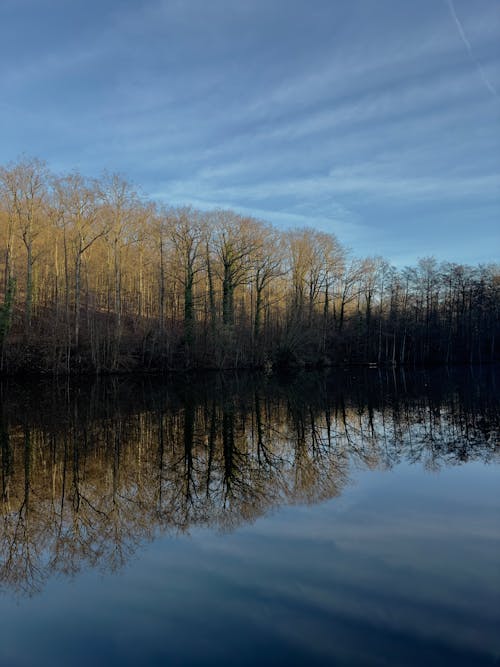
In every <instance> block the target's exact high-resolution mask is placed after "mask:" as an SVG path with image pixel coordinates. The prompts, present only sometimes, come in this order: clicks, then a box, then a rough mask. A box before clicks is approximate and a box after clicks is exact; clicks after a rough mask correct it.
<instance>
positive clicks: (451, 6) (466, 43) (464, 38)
mask: <svg viewBox="0 0 500 667" xmlns="http://www.w3.org/2000/svg"><path fill="white" fill-rule="evenodd" d="M446 4H447V5H448V8H449V10H450V13H451V16H452V17H453V20H454V21H455V25H456V26H457V30H458V34H459V35H460V39H461V40H462V42H463V43H464V46H465V48H466V49H467V53H468V54H469V57H470V59H471V60H472V62H473V63H474V64H475V66H476V68H477V71H478V72H479V76H480V77H481V79H482V81H483V83H484V85H485V86H486V88H487V89H488V90H489V91H490V93H491V94H492V95H493V96H494V97H497V98H498V97H499V94H498V91H497V89H496V88H495V86H494V85H493V84H492V83H491V81H490V80H489V79H488V77H487V76H486V74H485V72H484V69H483V68H482V66H481V63H480V62H479V60H478V59H477V58H476V56H475V55H474V52H473V50H472V45H471V43H470V42H469V40H468V39H467V35H466V34H465V30H464V27H463V25H462V22H461V21H460V19H459V18H458V15H457V12H456V10H455V4H454V2H453V0H446Z"/></svg>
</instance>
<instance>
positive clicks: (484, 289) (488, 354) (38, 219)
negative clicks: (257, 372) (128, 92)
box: [0, 157, 500, 375]
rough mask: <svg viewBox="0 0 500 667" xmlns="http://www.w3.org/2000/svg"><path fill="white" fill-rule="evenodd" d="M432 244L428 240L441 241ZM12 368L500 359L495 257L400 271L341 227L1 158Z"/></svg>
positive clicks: (1, 252)
mask: <svg viewBox="0 0 500 667" xmlns="http://www.w3.org/2000/svg"><path fill="white" fill-rule="evenodd" d="M430 246H431V240H430ZM0 262H1V276H0V357H1V359H0V366H1V368H0V370H1V373H2V374H4V375H5V374H13V373H39V374H83V373H96V374H99V373H116V372H137V371H144V372H151V373H154V372H166V371H169V370H181V369H196V368H198V369H212V368H217V369H224V368H264V369H266V370H268V371H269V370H271V369H272V368H276V369H278V368H292V367H326V366H344V365H345V366H347V365H352V364H369V365H378V366H383V365H387V366H417V365H431V364H457V363H474V364H475V363H479V364H481V363H492V362H496V361H498V360H499V356H500V355H499V349H498V342H497V341H498V337H499V336H498V334H499V313H500V265H499V264H489V265H478V266H465V265H462V264H457V263H453V262H438V261H437V260H436V259H434V258H433V257H426V258H422V259H420V260H419V261H418V263H417V264H416V265H415V266H411V267H405V268H403V269H397V268H395V267H393V266H391V264H390V263H389V262H387V261H386V260H384V259H383V258H381V257H366V258H360V257H357V256H356V255H355V254H353V252H352V251H351V250H349V249H347V248H345V247H344V246H343V245H342V244H341V243H340V242H339V240H338V239H337V238H336V236H335V235H333V234H329V233H325V232H322V231H318V230H315V229H313V228H300V229H288V230H283V229H278V228H276V227H274V226H273V225H271V224H269V223H267V222H265V221H261V220H257V219H255V218H252V217H248V216H243V215H241V214H238V213H236V212H233V211H230V210H213V211H199V210H196V209H194V208H192V207H190V206H185V207H169V206H162V205H159V204H158V203H155V202H152V201H150V200H148V199H147V198H146V197H144V196H142V195H141V194H140V193H139V192H138V191H137V190H136V188H135V187H134V186H133V185H132V184H131V183H129V182H128V181H127V180H126V179H125V178H123V177H121V176H120V175H117V174H111V173H107V172H104V173H103V174H102V175H101V176H100V177H99V178H97V179H94V178H88V177H86V176H83V175H81V174H80V173H78V172H76V171H74V172H71V173H68V174H63V175H55V174H53V173H51V172H50V171H49V169H48V167H47V165H46V164H45V163H44V162H43V161H41V160H38V159H36V158H27V157H23V158H21V159H19V160H18V161H17V162H15V163H11V164H8V165H6V166H4V167H0Z"/></svg>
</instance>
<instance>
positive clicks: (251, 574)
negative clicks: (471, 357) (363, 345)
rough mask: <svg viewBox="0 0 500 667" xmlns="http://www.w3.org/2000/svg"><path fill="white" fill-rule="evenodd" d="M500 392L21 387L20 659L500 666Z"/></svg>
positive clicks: (10, 523)
mask: <svg viewBox="0 0 500 667" xmlns="http://www.w3.org/2000/svg"><path fill="white" fill-rule="evenodd" d="M497 382H498V377H497V376H496V373H495V372H494V371H492V370H491V369H488V370H487V371H486V372H485V371H483V372H482V373H480V374H478V373H475V375H474V376H472V377H471V376H470V374H468V373H465V374H462V373H460V374H459V373H454V374H451V375H450V374H443V373H433V374H430V375H429V374H423V373H420V374H410V375H409V374H406V375H404V376H403V375H401V374H399V373H398V374H397V375H395V376H393V375H392V373H389V374H385V373H383V374H369V375H368V376H366V377H363V378H361V377H360V375H359V374H358V375H357V376H356V378H353V377H352V375H351V376H347V377H343V378H338V377H336V378H326V377H323V376H317V375H303V376H300V377H297V378H288V379H287V380H286V381H285V382H280V381H278V380H262V379H260V380H256V379H252V378H248V377H247V378H243V379H242V378H238V379H234V378H231V379H228V378H225V379H221V378H203V379H199V380H197V382H196V385H195V386H193V385H191V386H190V387H189V386H187V385H186V384H184V385H177V384H176V385H175V386H174V385H172V384H169V385H168V386H166V385H159V384H156V383H153V384H151V383H146V384H134V383H130V381H120V382H113V383H105V384H104V385H100V386H94V387H90V388H82V387H80V388H75V387H73V388H71V389H70V390H69V391H67V390H66V388H65V387H60V388H59V389H57V388H54V387H51V388H50V391H49V390H48V387H43V388H40V387H31V388H30V389H27V388H26V387H20V386H12V385H11V386H9V387H8V388H4V393H3V397H4V400H3V411H2V427H1V435H2V490H3V501H2V503H3V504H2V514H1V516H2V526H1V529H0V530H1V542H0V577H1V578H0V613H1V618H2V624H1V627H0V664H1V665H12V666H13V667H15V666H17V665H19V666H21V665H32V664H37V665H67V664H71V665H87V664H89V663H90V662H92V663H93V664H102V665H115V664H116V665H136V664H148V665H156V664H158V665H165V664H169V665H170V664H173V665H220V664H231V665H254V664H257V663H258V664H270V665H271V664H272V665H280V664H283V665H316V664H317V665H331V664H340V665H344V664H345V665H363V664H367V665H368V664H394V665H401V664H404V665H422V664H426V665H429V664H431V665H434V664H435V665H443V664H444V665H446V664H458V665H460V664H463V665H482V664H485V665H487V664H491V665H493V664H497V663H496V662H495V661H498V659H499V657H500V633H499V632H498V629H499V627H500V562H499V560H500V559H499V555H498V554H499V553H500V518H499V517H500V497H499V494H498V474H499V465H498V464H499V461H500V457H499V447H498V442H499V440H498V434H499V423H498V395H497V393H496V386H497V384H496V383H497ZM26 405H27V406H28V407H29V410H28V411H26V409H25V408H26ZM160 425H161V426H160Z"/></svg>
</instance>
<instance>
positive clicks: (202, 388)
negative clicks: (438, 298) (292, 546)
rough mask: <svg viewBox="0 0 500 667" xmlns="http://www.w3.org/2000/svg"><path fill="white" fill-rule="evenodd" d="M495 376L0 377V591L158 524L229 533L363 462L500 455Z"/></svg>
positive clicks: (139, 537) (326, 490) (312, 495)
mask: <svg viewBox="0 0 500 667" xmlns="http://www.w3.org/2000/svg"><path fill="white" fill-rule="evenodd" d="M495 382H496V376H495V372H494V371H493V370H492V369H487V370H486V371H484V370H483V371H482V372H481V373H480V374H477V372H476V376H475V377H471V374H470V371H468V372H466V373H464V374H456V373H455V374H447V373H445V372H439V373H438V372H435V373H433V374H428V373H418V374H411V375H408V374H406V375H405V374H404V373H402V372H398V373H397V374H396V373H392V371H391V372H387V373H385V372H384V373H382V372H372V373H368V374H366V375H365V376H364V377H362V374H361V375H357V376H354V375H349V376H344V377H338V376H336V377H332V376H322V375H316V374H304V375H301V376H296V377H293V378H290V377H289V378H282V379H266V378H254V377H251V376H245V377H228V376H204V377H201V378H200V377H197V378H192V379H191V381H189V382H188V381H184V382H169V383H168V384H165V383H158V382H154V381H142V382H134V381H132V380H130V379H127V380H123V379H112V380H108V381H106V382H96V383H94V384H92V385H91V386H71V385H66V384H59V385H54V384H49V383H47V384H45V385H41V386H40V385H39V386H30V387H26V386H20V385H19V384H16V385H14V384H10V385H5V386H3V387H2V411H1V423H0V440H1V475H2V478H1V509H0V520H1V527H0V587H1V588H3V589H7V590H9V591H11V592H12V591H15V592H17V593H19V594H32V593H35V592H37V591H40V590H41V589H42V588H43V586H44V583H45V582H46V581H47V579H48V578H49V577H50V576H51V575H53V574H54V573H64V574H66V575H73V574H75V573H76V572H78V571H79V570H81V569H82V568H85V567H89V566H90V567H99V568H102V569H104V570H106V571H109V570H114V569H116V568H118V567H121V566H122V565H123V564H124V563H125V562H126V560H127V558H128V557H129V556H130V555H131V554H132V553H133V552H134V551H135V550H136V549H137V547H138V545H140V543H141V542H142V541H144V540H150V539H153V538H154V536H155V534H156V533H157V532H158V531H172V532H174V533H175V532H185V531H189V529H190V528H192V527H195V526H208V527H213V528H216V529H217V530H224V531H226V530H227V531H230V530H233V529H234V528H235V527H236V526H238V525H239V524H241V523H242V522H251V521H253V520H255V519H256V518H257V517H258V516H260V515H262V514H264V513H266V512H268V511H269V510H270V509H272V508H274V507H277V506H280V505H283V504H291V503H316V502H318V501H321V500H324V499H328V498H332V497H334V496H337V495H339V494H341V493H342V490H343V488H344V487H345V486H346V485H347V484H349V480H350V476H351V473H352V471H353V470H354V469H355V468H359V467H360V466H361V467H363V468H390V467H392V466H394V465H395V464H397V463H399V462H401V461H404V460H405V461H408V462H411V463H419V464H421V465H424V466H426V467H428V468H432V469H435V468H439V467H440V466H444V465H446V466H448V465H453V464H460V463H462V462H464V461H469V460H471V459H479V460H482V461H490V460H495V461H497V462H498V461H499V460H500V445H499V442H500V438H499V433H500V423H499V417H498V397H497V392H496V384H495Z"/></svg>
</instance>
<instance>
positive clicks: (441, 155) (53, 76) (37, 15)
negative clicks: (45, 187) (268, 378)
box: [0, 0, 500, 264]
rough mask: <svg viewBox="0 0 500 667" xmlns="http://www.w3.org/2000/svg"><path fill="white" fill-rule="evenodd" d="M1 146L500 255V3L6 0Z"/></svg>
mask: <svg viewBox="0 0 500 667" xmlns="http://www.w3.org/2000/svg"><path fill="white" fill-rule="evenodd" d="M0 81H1V88H0V162H1V163H3V164H4V163H6V162H8V161H10V160H13V159H15V158H16V157H18V156H19V155H20V154H21V153H27V154H29V155H35V156H37V157H40V158H43V159H45V160H46V161H47V162H48V164H49V166H50V167H51V168H52V169H54V170H55V171H65V170H71V169H73V168H78V169H80V170H81V171H82V172H83V173H86V174H88V175H97V174H98V173H100V172H101V170H102V169H103V168H107V169H110V170H114V171H119V172H121V173H122V174H124V175H126V176H127V177H129V178H130V179H131V180H132V181H133V182H134V183H136V184H137V185H138V186H140V187H141V188H142V190H143V191H144V193H146V194H147V195H149V196H151V197H154V198H156V199H159V200H163V201H165V202H168V203H172V204H181V203H188V202H189V203H192V204H194V205H196V206H200V207H202V208H212V207H215V206H222V207H231V208H234V209H236V210H239V211H241V212H243V213H251V214H253V215H255V216H257V217H260V218H263V219H266V220H270V221H272V222H274V223H276V224H277V225H279V226H283V227H289V226H303V225H311V226H315V227H317V228H320V229H322V230H325V231H332V232H334V233H336V234H337V235H338V237H339V239H340V240H341V241H343V242H344V243H345V244H346V245H348V246H350V247H352V248H353V249H354V250H355V252H356V253H357V254H363V255H366V254H381V255H384V256H385V257H387V258H388V259H390V260H391V261H393V262H394V263H396V264H406V263H411V262H413V261H415V259H416V258H417V257H422V256H427V255H431V254H433V255H435V256H436V257H438V258H439V259H450V260H453V261H459V262H470V263H476V262H489V261H497V260H498V259H500V254H499V252H498V251H499V248H500V242H499V241H500V232H499V231H498V228H500V1H499V0H474V2H472V1H471V0H454V1H453V2H452V1H451V0H419V1H418V2H416V1H414V0H308V1H306V0H99V2H96V1H95V0H0Z"/></svg>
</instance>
